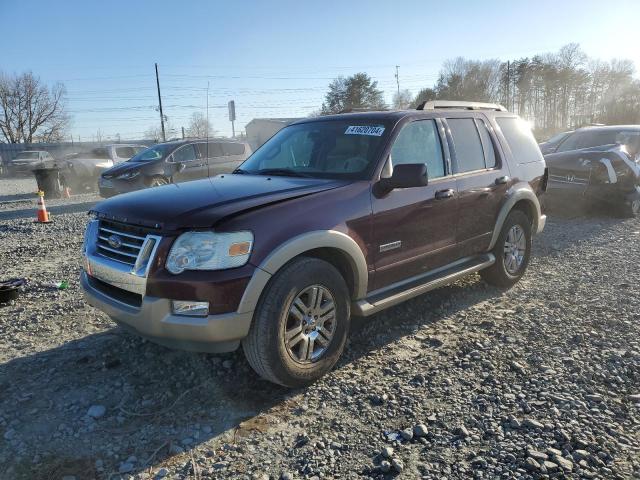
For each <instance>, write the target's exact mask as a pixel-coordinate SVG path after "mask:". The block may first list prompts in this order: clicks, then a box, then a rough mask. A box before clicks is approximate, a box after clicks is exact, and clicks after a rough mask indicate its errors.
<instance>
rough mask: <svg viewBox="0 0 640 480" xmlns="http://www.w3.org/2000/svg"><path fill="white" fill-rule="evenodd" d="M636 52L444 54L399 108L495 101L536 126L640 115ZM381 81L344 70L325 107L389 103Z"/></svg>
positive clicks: (570, 49) (574, 47)
mask: <svg viewBox="0 0 640 480" xmlns="http://www.w3.org/2000/svg"><path fill="white" fill-rule="evenodd" d="M634 72H635V66H634V64H633V62H632V61H630V60H615V59H614V60H611V61H608V62H604V61H600V60H596V59H593V58H590V57H589V56H587V55H586V54H585V53H584V52H583V51H582V50H581V48H580V46H579V45H578V44H575V43H572V44H568V45H565V46H564V47H562V48H561V49H560V50H559V51H558V52H557V53H551V54H541V55H535V56H533V57H531V58H529V57H525V58H519V59H514V60H508V61H500V60H470V59H466V58H463V57H458V58H455V59H452V60H448V61H446V62H445V63H444V64H443V65H442V68H441V70H440V73H439V76H438V80H437V82H436V84H435V85H433V86H425V88H423V89H422V90H420V91H419V92H418V93H417V95H415V96H413V95H412V94H411V92H410V91H408V90H400V91H399V92H398V93H396V94H395V95H394V96H393V100H392V105H391V106H392V107H393V108H399V109H404V108H415V107H416V106H418V105H419V104H420V103H422V102H424V101H429V100H438V99H446V100H468V101H479V102H497V103H501V104H503V105H504V106H505V107H507V109H508V110H510V111H512V112H515V113H517V114H519V115H520V116H522V117H523V118H525V119H527V120H529V121H530V122H531V123H532V124H533V125H534V129H535V130H536V132H537V133H538V134H540V135H541V136H542V135H548V134H551V133H555V132H558V131H561V130H568V129H574V128H579V127H582V126H585V125H589V124H594V123H604V124H633V123H635V124H638V123H640V81H639V80H637V79H634V77H633V74H634ZM383 98H384V94H383V92H382V91H381V90H380V89H378V87H377V82H375V81H373V80H372V79H371V78H370V77H369V76H368V75H367V74H366V73H358V74H356V75H354V76H353V77H349V78H346V79H345V78H338V79H336V80H334V81H333V82H332V83H331V84H330V85H329V90H328V92H327V94H326V96H325V101H324V103H323V105H322V109H321V113H322V114H328V113H338V112H339V111H346V110H358V109H380V108H381V107H382V108H388V107H387V106H386V105H385V104H384V100H383Z"/></svg>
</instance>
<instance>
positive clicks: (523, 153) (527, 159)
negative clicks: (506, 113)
mask: <svg viewBox="0 0 640 480" xmlns="http://www.w3.org/2000/svg"><path fill="white" fill-rule="evenodd" d="M496 122H498V125H499V126H500V130H502V133H503V134H504V138H506V139H507V143H508V144H509V149H510V150H511V154H512V155H513V158H514V159H515V160H516V162H518V163H519V164H522V163H533V162H542V161H543V160H544V159H543V157H542V153H540V147H539V146H538V143H537V142H536V139H535V138H534V137H533V133H532V132H531V128H530V127H529V125H527V123H526V122H524V121H523V120H521V119H520V118H517V117H499V118H497V119H496ZM573 136H575V135H573Z"/></svg>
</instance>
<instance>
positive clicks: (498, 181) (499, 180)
mask: <svg viewBox="0 0 640 480" xmlns="http://www.w3.org/2000/svg"><path fill="white" fill-rule="evenodd" d="M508 181H509V177H508V176H507V175H504V176H502V177H498V178H496V185H504V184H505V183H507V182H508Z"/></svg>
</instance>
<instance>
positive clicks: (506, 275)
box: [480, 210, 531, 288]
mask: <svg viewBox="0 0 640 480" xmlns="http://www.w3.org/2000/svg"><path fill="white" fill-rule="evenodd" d="M493 254H494V255H495V257H496V262H495V263H494V264H493V265H492V266H490V267H489V268H486V269H484V270H482V271H481V272H480V276H481V277H482V279H483V280H484V281H485V282H487V283H489V284H491V285H495V286H497V287H502V288H508V287H511V286H512V285H514V284H515V283H516V282H517V281H518V280H520V278H521V277H522V276H523V275H524V272H525V271H526V269H527V266H528V265H529V258H530V256H531V221H530V220H529V217H527V215H525V214H524V213H523V212H522V211H520V210H513V211H511V213H509V215H508V216H507V218H506V220H505V222H504V224H503V225H502V230H501V231H500V235H499V236H498V240H497V242H496V245H495V247H493Z"/></svg>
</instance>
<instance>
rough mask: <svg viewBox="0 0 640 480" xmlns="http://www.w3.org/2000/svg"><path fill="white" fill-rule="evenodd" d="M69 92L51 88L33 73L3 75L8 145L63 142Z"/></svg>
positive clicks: (1, 118) (0, 91)
mask: <svg viewBox="0 0 640 480" xmlns="http://www.w3.org/2000/svg"><path fill="white" fill-rule="evenodd" d="M65 96H66V90H65V87H64V85H63V84H61V83H56V84H55V85H54V86H53V87H51V88H47V86H46V85H44V84H43V83H42V82H41V81H40V79H39V78H38V77H36V76H34V75H33V73H31V72H26V73H23V74H20V75H12V76H10V75H5V74H0V132H1V133H2V135H3V137H4V138H5V140H6V141H7V142H8V143H32V142H34V141H41V142H51V141H59V140H62V139H63V138H64V136H65V131H66V129H67V127H68V124H69V117H68V115H67V114H66V113H65V103H66V102H65V100H66V98H65Z"/></svg>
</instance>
